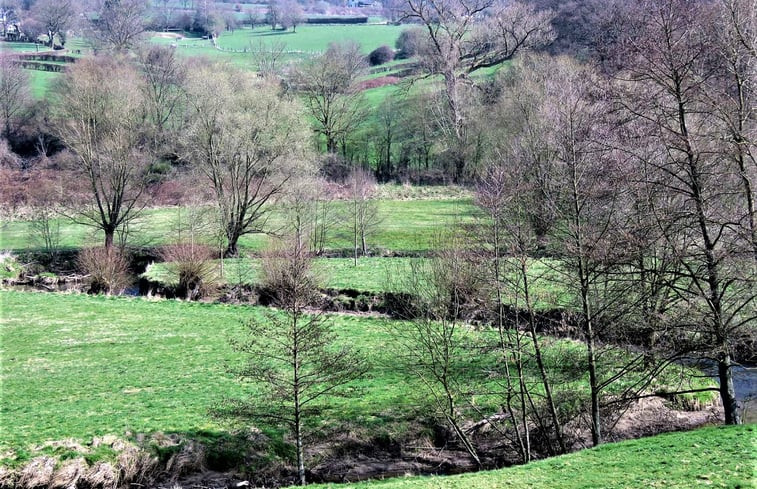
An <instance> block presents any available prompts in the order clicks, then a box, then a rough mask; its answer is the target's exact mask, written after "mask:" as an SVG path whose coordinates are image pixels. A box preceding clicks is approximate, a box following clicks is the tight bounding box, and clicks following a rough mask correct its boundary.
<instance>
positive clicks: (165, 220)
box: [0, 199, 473, 251]
mask: <svg viewBox="0 0 757 489" xmlns="http://www.w3.org/2000/svg"><path fill="white" fill-rule="evenodd" d="M336 205H337V207H341V208H344V206H345V205H346V204H345V203H344V202H337V203H336ZM378 205H379V216H380V223H379V224H378V225H377V228H376V231H375V233H373V235H372V236H370V237H369V239H368V246H369V247H370V248H371V249H372V250H375V251H381V250H392V251H425V250H429V249H431V248H432V246H433V241H434V239H435V236H436V235H437V234H438V233H439V232H440V231H442V230H443V229H444V228H445V226H446V225H448V224H452V223H453V222H455V221H458V220H467V219H470V216H471V213H472V212H473V205H472V203H471V201H470V200H467V199H459V200H436V199H427V200H384V201H379V202H378ZM183 216H184V217H183V219H186V212H184V214H183ZM180 219H182V211H181V209H179V208H175V207H171V208H160V209H149V210H146V211H145V212H144V213H143V216H142V219H140V220H139V221H137V222H135V223H134V224H133V226H132V230H131V231H132V234H131V235H130V236H131V239H130V243H131V244H133V245H138V246H158V245H161V244H165V243H167V242H170V240H171V237H172V236H174V235H175V233H174V232H173V230H174V229H175V228H176V224H177V223H178V222H179V221H180ZM280 223H281V220H280V216H279V217H277V216H276V215H275V214H274V215H273V216H272V219H271V222H270V226H271V229H276V228H277V226H278V225H279V224H280ZM60 234H61V246H62V247H64V248H78V247H81V246H86V245H94V244H99V243H100V241H101V240H102V238H101V236H100V234H99V233H95V232H93V229H92V228H90V227H87V226H83V225H80V224H76V223H73V222H71V221H70V220H68V219H65V218H61V219H60ZM267 243H268V238H267V237H266V236H265V235H260V234H258V235H248V236H244V237H243V238H242V239H241V241H240V248H241V249H242V250H243V251H245V250H246V251H254V250H261V249H263V248H264V247H265V246H266V245H267ZM327 245H328V246H327V248H328V249H331V250H346V249H350V248H351V247H352V246H353V242H352V236H351V235H350V234H349V223H348V222H346V220H343V221H342V222H341V224H340V225H339V226H338V227H337V228H336V229H335V230H334V233H333V234H332V236H331V238H330V239H329V240H328V243H327ZM38 247H39V242H38V240H36V239H35V234H34V231H33V229H32V225H31V223H30V222H28V221H4V222H0V250H14V251H23V250H30V249H35V248H38Z"/></svg>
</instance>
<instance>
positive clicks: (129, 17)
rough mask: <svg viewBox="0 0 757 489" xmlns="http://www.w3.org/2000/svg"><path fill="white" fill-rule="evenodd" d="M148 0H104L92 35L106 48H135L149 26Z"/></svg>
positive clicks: (113, 49) (119, 49) (93, 23)
mask: <svg viewBox="0 0 757 489" xmlns="http://www.w3.org/2000/svg"><path fill="white" fill-rule="evenodd" d="M147 8H148V3H147V1H146V0H103V3H102V6H101V7H100V10H99V12H98V15H97V17H96V19H94V20H93V21H92V26H91V29H92V36H93V37H94V39H95V41H96V42H98V43H99V44H100V45H102V46H103V47H104V48H105V49H109V50H112V51H116V52H123V51H127V50H129V49H131V48H133V47H134V46H135V45H136V44H137V43H138V42H139V40H140V39H141V37H142V34H143V33H144V32H145V29H146V26H147V20H146V14H147Z"/></svg>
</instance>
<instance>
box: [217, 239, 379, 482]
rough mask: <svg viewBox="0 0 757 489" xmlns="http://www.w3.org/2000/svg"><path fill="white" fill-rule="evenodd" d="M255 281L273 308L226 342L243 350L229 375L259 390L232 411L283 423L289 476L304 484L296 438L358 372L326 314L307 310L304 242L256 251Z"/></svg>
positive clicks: (311, 280)
mask: <svg viewBox="0 0 757 489" xmlns="http://www.w3.org/2000/svg"><path fill="white" fill-rule="evenodd" d="M263 276H264V279H263V283H264V285H265V286H266V287H268V288H269V289H270V291H271V292H272V294H273V296H274V305H275V306H276V307H277V308H278V309H279V310H278V311H269V312H268V313H266V314H264V315H263V317H261V318H255V319H252V320H251V321H249V322H248V323H247V330H248V333H249V334H248V335H247V337H246V338H245V339H243V340H239V341H235V342H234V346H235V348H236V349H237V350H238V351H241V352H242V353H244V354H245V365H244V366H243V367H242V368H241V369H239V370H238V371H237V373H238V374H239V375H240V376H241V377H242V378H245V379H249V380H252V381H253V382H255V383H256V384H257V385H258V386H260V387H261V388H262V393H261V394H259V395H258V394H256V396H255V399H254V400H252V401H241V402H237V403H235V404H233V405H232V406H233V407H232V412H233V413H235V414H237V415H241V416H244V417H247V418H251V419H255V420H259V421H262V422H265V423H268V424H273V425H283V426H286V427H287V428H288V429H289V431H290V433H291V434H292V436H293V437H294V441H295V446H296V453H297V476H298V481H299V483H300V484H301V485H305V483H306V477H305V476H306V473H305V442H304V436H305V432H306V428H307V426H308V423H309V422H311V421H312V419H313V416H314V415H315V413H317V412H319V411H321V408H322V405H323V402H324V401H325V400H326V399H327V398H328V397H329V396H334V395H340V394H344V392H345V391H344V389H343V387H345V385H346V384H348V383H350V382H352V381H354V380H356V379H357V378H359V377H360V376H362V375H363V373H364V372H365V362H364V361H363V359H362V358H361V357H360V356H359V355H358V354H357V352H356V351H354V350H353V349H351V348H350V347H347V346H342V347H339V346H337V344H338V336H337V334H336V332H335V331H334V328H333V326H332V325H331V324H330V322H329V320H328V318H326V317H324V316H323V315H321V314H319V313H317V312H312V311H308V313H306V308H307V307H308V306H310V305H311V304H312V303H313V301H314V299H315V297H316V295H317V287H318V284H317V281H316V278H315V274H314V273H313V270H312V262H311V257H310V255H309V253H308V246H307V243H306V242H305V241H303V240H297V241H293V242H291V243H286V244H284V245H283V246H282V245H279V246H277V247H275V248H274V249H273V250H271V251H269V252H267V253H266V254H265V255H264V257H263Z"/></svg>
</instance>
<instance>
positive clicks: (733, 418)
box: [718, 352, 741, 424]
mask: <svg viewBox="0 0 757 489" xmlns="http://www.w3.org/2000/svg"><path fill="white" fill-rule="evenodd" d="M731 367H732V363H731V354H730V353H727V352H726V353H724V354H723V355H722V356H721V357H720V358H719V359H718V380H719V381H720V398H721V399H722V400H723V411H724V412H725V424H741V416H740V414H739V405H738V402H737V401H736V391H735V390H734V388H733V372H732V368H731Z"/></svg>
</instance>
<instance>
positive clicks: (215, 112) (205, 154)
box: [182, 65, 312, 256]
mask: <svg viewBox="0 0 757 489" xmlns="http://www.w3.org/2000/svg"><path fill="white" fill-rule="evenodd" d="M187 92H188V111H187V129H186V131H185V133H184V135H183V137H182V139H183V147H184V150H183V153H184V158H185V159H186V160H187V161H189V162H191V163H192V164H194V165H195V166H196V167H197V168H198V170H199V171H200V172H201V174H202V175H204V177H205V178H207V181H208V183H209V184H210V185H211V188H212V191H213V194H214V195H215V198H216V204H217V205H218V210H219V214H220V218H221V226H222V228H223V230H224V234H225V235H226V240H227V247H226V254H227V255H229V256H232V255H236V254H237V245H238V242H239V238H240V237H241V236H243V235H245V234H249V233H255V232H264V230H265V229H264V225H265V220H266V219H265V218H266V217H267V214H268V211H269V210H270V207H269V205H268V204H270V203H271V202H272V200H273V199H274V198H275V197H276V196H277V195H279V194H280V193H281V192H282V191H283V189H284V188H285V186H286V185H287V182H289V181H290V180H291V179H292V178H293V176H295V175H305V174H307V173H309V172H311V171H312V169H311V161H310V157H309V144H308V141H309V138H308V136H307V128H306V127H305V126H304V124H303V120H304V115H303V111H302V108H301V106H300V105H299V104H298V103H297V101H295V100H288V99H285V98H283V97H282V96H281V93H280V92H279V88H278V86H277V85H274V84H273V83H272V82H270V81H268V80H265V79H260V78H258V77H257V76H255V75H254V74H249V73H246V72H242V71H237V70H234V69H232V68H230V67H226V66H219V65H201V66H198V67H196V68H195V69H194V70H192V72H191V75H190V77H189V79H188V82H187Z"/></svg>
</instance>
